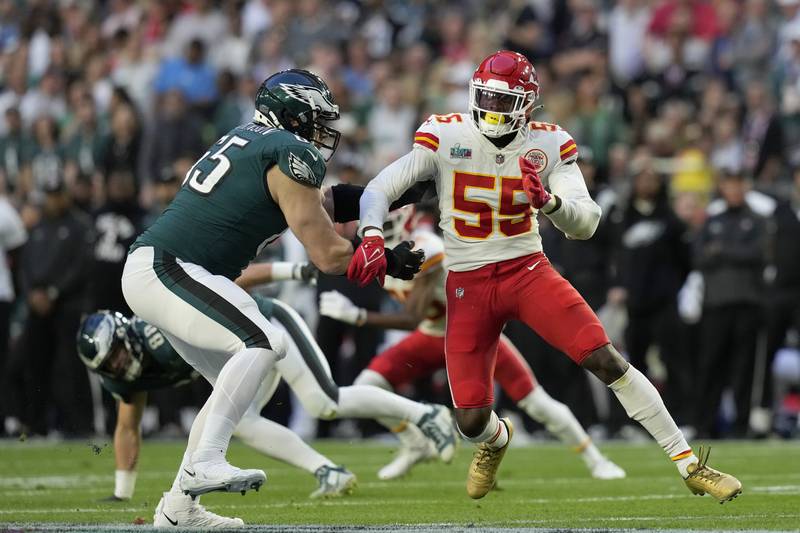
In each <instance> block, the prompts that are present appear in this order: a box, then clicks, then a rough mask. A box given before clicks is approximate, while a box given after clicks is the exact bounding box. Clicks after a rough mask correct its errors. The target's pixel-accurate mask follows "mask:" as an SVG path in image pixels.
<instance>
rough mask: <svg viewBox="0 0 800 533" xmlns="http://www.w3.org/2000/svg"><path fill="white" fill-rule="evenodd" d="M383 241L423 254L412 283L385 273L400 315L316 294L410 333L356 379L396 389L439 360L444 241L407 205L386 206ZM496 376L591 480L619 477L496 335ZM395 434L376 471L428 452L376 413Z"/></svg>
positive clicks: (358, 320)
mask: <svg viewBox="0 0 800 533" xmlns="http://www.w3.org/2000/svg"><path fill="white" fill-rule="evenodd" d="M384 236H385V238H386V242H387V243H389V246H391V244H390V243H392V242H394V241H397V242H401V241H404V240H411V241H413V242H414V243H415V246H416V247H417V248H419V249H422V250H423V251H424V252H425V257H426V260H425V262H424V263H423V264H422V268H421V270H420V273H419V274H418V275H417V276H416V278H415V279H414V280H413V281H404V280H395V279H394V278H388V279H387V280H386V283H385V284H384V289H386V290H387V291H388V292H389V293H390V294H391V295H392V296H393V297H394V298H395V299H396V300H398V301H399V302H402V303H403V304H404V311H402V312H399V313H379V312H371V311H366V310H364V309H360V308H358V307H356V305H355V304H353V302H351V301H350V300H349V299H348V298H347V297H346V296H344V295H343V294H341V293H338V292H336V291H328V292H324V293H322V295H321V296H320V314H322V315H325V316H329V317H331V318H334V319H337V320H341V321H343V322H347V323H349V324H353V325H356V326H374V327H383V328H392V329H407V330H413V332H412V333H411V334H410V335H408V336H407V337H405V338H404V339H403V340H401V341H400V342H399V343H397V344H395V345H393V346H391V347H390V348H388V349H387V350H385V351H384V352H382V353H380V354H379V355H377V356H375V358H373V359H372V361H371V362H370V364H369V366H368V367H367V368H366V369H365V370H364V371H363V372H361V374H360V375H359V376H358V378H357V379H356V381H355V384H357V385H375V386H377V387H381V388H384V389H387V390H389V391H392V392H394V391H396V389H397V388H398V387H401V386H403V385H405V384H408V383H412V382H414V381H416V380H418V379H421V378H423V377H427V376H429V375H431V374H432V373H433V372H435V371H437V370H439V369H441V368H444V366H445V348H444V336H445V306H446V302H447V300H446V296H445V291H444V287H445V277H446V275H447V272H446V271H445V269H444V267H443V264H442V262H443V259H444V243H443V242H442V238H441V237H439V236H438V235H436V233H434V231H433V227H432V221H431V220H429V219H428V218H427V217H425V215H424V214H421V213H419V212H415V210H414V208H413V207H406V208H404V209H398V210H396V211H393V212H392V213H391V214H390V215H389V219H388V220H387V221H386V224H385V225H384ZM495 379H496V380H497V381H498V383H499V384H500V386H501V387H502V389H503V391H504V392H505V394H506V395H507V396H508V397H509V398H510V399H511V400H512V401H513V402H514V403H515V404H517V405H518V406H519V408H520V409H521V410H522V411H524V412H525V413H527V414H528V415H529V416H530V417H531V418H533V419H534V420H537V421H538V422H541V423H542V424H543V425H544V426H545V427H546V428H547V429H548V430H549V431H551V432H552V433H553V434H555V435H556V436H557V437H558V438H559V439H560V440H561V441H562V442H563V443H564V444H566V445H567V446H570V447H571V448H572V449H573V450H575V451H576V452H578V453H580V455H581V458H582V459H583V461H584V463H585V464H586V467H587V468H588V469H589V471H590V472H591V474H592V476H593V477H595V478H597V479H618V478H623V477H625V471H624V470H622V469H621V468H620V467H618V466H617V465H616V464H614V463H613V462H612V461H610V460H608V459H607V458H606V457H605V456H603V454H602V453H600V451H599V450H598V449H597V447H596V446H595V445H594V443H593V442H592V441H591V439H590V438H589V436H588V435H587V434H586V432H585V431H584V430H583V427H581V424H580V423H579V422H578V421H577V420H576V419H575V416H574V415H573V414H572V411H570V409H569V407H567V406H566V405H564V404H563V403H561V402H558V401H556V400H554V399H553V398H551V397H550V395H549V394H547V392H546V391H545V390H544V388H543V387H542V386H541V385H539V384H538V383H537V382H536V378H535V376H534V375H533V371H532V370H531V369H530V367H529V366H528V364H527V363H526V362H525V359H524V358H523V357H522V354H520V353H519V351H517V349H516V348H515V347H514V346H513V344H511V342H510V341H509V340H508V339H507V338H505V337H504V336H501V338H500V342H499V343H498V346H497V366H496V368H495ZM378 421H379V422H381V423H382V424H383V425H384V426H386V427H387V428H388V429H389V430H391V431H392V432H393V433H394V434H395V435H396V436H397V437H398V439H399V440H400V443H401V447H400V450H399V452H398V453H397V454H396V456H395V458H394V459H393V460H392V461H391V462H390V463H389V464H387V465H386V466H384V467H383V468H381V469H380V471H379V472H378V477H379V478H381V479H395V478H398V477H400V476H403V475H405V474H406V473H407V472H408V471H409V470H410V469H411V468H412V467H413V466H414V465H415V464H416V463H418V462H420V461H423V460H426V459H429V458H433V457H435V456H436V455H435V450H434V449H432V447H431V446H430V444H429V442H428V440H427V439H426V438H425V436H424V435H422V433H421V432H420V431H419V429H417V427H416V426H414V425H413V424H408V423H406V422H404V421H402V420H399V419H378Z"/></svg>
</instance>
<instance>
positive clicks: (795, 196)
mask: <svg viewBox="0 0 800 533" xmlns="http://www.w3.org/2000/svg"><path fill="white" fill-rule="evenodd" d="M773 222H774V230H773V232H772V234H771V243H770V246H769V251H770V254H771V258H770V259H771V261H770V262H771V263H772V264H773V265H774V268H775V277H774V279H773V280H772V282H771V283H770V285H769V292H768V297H767V298H766V299H765V301H766V331H767V364H766V368H767V369H770V368H772V360H773V358H774V357H775V354H776V352H777V351H778V350H779V349H780V348H781V347H782V346H783V345H784V341H785V340H786V334H787V333H788V331H789V329H790V328H794V329H795V330H796V331H800V169H795V171H794V187H793V188H792V192H791V196H790V197H789V199H787V200H784V201H782V202H780V203H779V204H778V207H777V208H776V209H775V216H774V219H773ZM773 398H774V397H773V389H772V373H771V372H769V370H768V371H767V372H766V374H765V383H764V390H763V393H762V397H761V405H762V407H765V408H771V409H772V408H774V407H776V406H773V405H772V401H773Z"/></svg>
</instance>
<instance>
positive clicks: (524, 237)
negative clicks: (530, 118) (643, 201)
mask: <svg viewBox="0 0 800 533" xmlns="http://www.w3.org/2000/svg"><path fill="white" fill-rule="evenodd" d="M520 157H525V158H526V159H528V160H529V161H531V162H533V163H534V165H535V166H536V169H537V171H538V173H539V176H540V177H541V179H542V183H543V184H544V186H545V187H548V188H549V190H550V191H551V192H552V193H553V194H555V195H557V196H558V197H559V199H560V200H561V206H560V207H559V208H558V209H557V210H556V211H555V212H553V213H551V214H549V215H547V216H548V217H549V218H550V219H551V220H552V222H553V224H554V225H555V226H556V227H557V228H559V229H560V230H561V231H563V232H564V233H565V234H566V235H567V236H568V237H569V238H574V239H588V238H589V237H591V236H592V234H593V233H594V231H595V229H596V228H597V223H598V222H599V220H600V214H601V213H600V207H599V206H598V205H597V204H596V203H595V202H594V201H593V200H592V199H591V197H590V196H589V192H588V191H587V189H586V184H585V183H584V181H583V176H582V175H581V172H580V169H579V168H578V165H577V164H575V162H576V161H577V158H578V148H577V146H576V144H575V141H574V140H573V139H572V137H570V135H569V134H568V133H567V132H565V131H564V130H562V129H561V128H560V127H558V126H556V125H554V124H548V123H543V122H531V123H529V124H528V125H527V127H526V128H525V130H524V131H522V132H520V133H519V134H518V135H517V136H516V138H515V139H514V140H513V141H512V142H511V143H510V144H508V145H507V146H505V147H504V148H497V147H496V146H495V145H494V144H492V142H491V141H489V139H487V138H486V137H485V136H484V135H482V134H481V133H480V132H479V131H478V129H477V127H476V126H475V125H474V123H473V121H472V118H471V117H470V116H469V115H468V114H464V113H452V114H450V115H432V116H431V117H430V118H429V119H428V120H427V121H425V123H424V124H422V126H420V128H419V129H418V130H417V131H416V133H415V134H414V148H413V150H412V151H411V152H410V153H409V154H406V155H405V156H403V157H402V158H400V159H398V160H397V161H395V162H394V163H392V164H391V165H389V166H388V167H386V168H385V169H384V170H383V171H381V173H380V174H378V176H377V177H376V178H375V179H373V180H372V181H371V182H370V183H369V185H367V188H366V190H365V191H364V194H363V196H362V197H361V229H362V231H363V229H364V228H365V227H376V228H380V227H382V225H383V221H384V219H385V218H386V214H387V212H388V206H389V204H390V203H391V202H393V201H394V200H396V199H397V198H399V197H400V195H401V194H402V193H403V192H404V191H405V190H406V189H408V188H409V187H411V186H412V185H414V184H415V183H416V182H420V181H426V180H434V181H435V183H436V191H437V193H438V196H439V209H440V211H441V221H440V226H441V228H442V232H443V233H444V242H445V248H446V251H447V253H446V260H445V261H446V266H447V268H448V269H450V270H455V271H467V270H474V269H477V268H480V267H482V266H484V265H487V264H490V263H496V262H498V261H505V260H508V259H514V258H517V257H521V256H524V255H529V254H532V253H535V252H539V251H541V250H542V239H541V236H540V235H539V225H538V223H537V221H536V216H537V214H538V211H537V210H535V209H532V208H531V206H530V204H529V203H528V200H527V197H526V196H525V193H524V191H523V190H522V177H521V172H520V168H519V158H520Z"/></svg>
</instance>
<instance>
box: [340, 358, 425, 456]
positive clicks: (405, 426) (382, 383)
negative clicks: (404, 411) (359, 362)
mask: <svg viewBox="0 0 800 533" xmlns="http://www.w3.org/2000/svg"><path fill="white" fill-rule="evenodd" d="M353 384H354V385H372V386H374V387H378V388H381V389H383V390H387V391H389V392H392V393H393V392H394V387H392V385H391V383H389V382H388V381H387V380H386V378H385V377H383V376H382V375H381V374H379V373H378V372H375V371H374V370H370V369H368V368H367V369H364V370H362V371H361V373H360V374H359V375H358V377H357V378H356V380H355V381H354V382H353ZM377 422H378V423H379V424H381V425H382V426H383V427H385V428H386V429H388V430H389V431H391V432H392V433H394V435H395V436H396V437H397V438H398V439H399V440H400V442H401V443H402V444H403V445H404V446H408V447H415V446H419V445H421V444H425V443H426V442H427V439H426V438H425V435H423V434H422V431H420V429H419V428H418V427H417V426H415V425H414V424H410V423H408V422H407V421H406V420H402V419H400V418H392V417H380V418H378V419H377Z"/></svg>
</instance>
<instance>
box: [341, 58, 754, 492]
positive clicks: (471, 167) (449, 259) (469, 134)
mask: <svg viewBox="0 0 800 533" xmlns="http://www.w3.org/2000/svg"><path fill="white" fill-rule="evenodd" d="M469 92H470V100H469V113H452V114H449V115H433V116H431V117H430V118H429V119H428V120H427V121H426V122H425V123H424V124H422V126H420V128H419V129H418V130H417V132H416V134H415V136H414V148H413V149H412V151H411V152H410V153H408V154H406V155H405V156H403V157H401V158H400V159H398V160H397V161H395V162H394V163H392V164H390V165H389V166H388V167H386V168H385V169H383V170H382V171H381V172H380V173H379V174H378V176H377V177H375V179H373V180H372V181H371V182H370V183H369V185H368V186H367V188H366V190H365V191H364V194H363V195H362V197H361V212H360V218H361V225H360V232H361V234H362V235H363V241H362V243H361V245H360V247H359V250H357V251H356V253H355V254H354V255H353V258H352V260H351V262H350V265H349V267H348V271H347V275H348V277H349V278H350V279H351V280H354V281H356V282H358V283H360V284H362V285H364V284H366V283H369V282H371V281H372V280H373V279H376V278H377V279H378V280H379V282H380V283H383V278H384V273H385V270H386V265H385V259H384V258H383V256H382V255H381V252H382V251H383V242H384V240H383V235H382V228H383V222H384V220H385V219H386V215H387V212H388V206H389V203H390V202H392V201H394V200H395V199H397V198H398V197H399V196H400V195H401V194H402V193H403V192H404V191H405V190H407V189H408V188H410V187H411V186H413V185H414V184H415V183H417V182H423V181H433V182H434V183H435V185H436V191H437V194H438V197H439V209H440V212H441V220H440V227H441V229H442V232H443V233H444V240H445V249H446V256H445V257H446V259H445V262H446V267H447V269H448V271H449V272H448V275H447V284H446V290H447V332H446V338H445V344H446V356H447V373H448V377H449V380H450V391H451V394H452V397H453V404H454V406H455V408H456V420H457V422H458V427H459V429H460V431H461V433H462V434H463V435H464V436H465V437H466V438H467V439H469V440H470V441H472V442H475V443H476V444H478V450H477V451H476V453H475V455H474V457H473V461H472V464H471V465H470V469H469V474H468V477H467V493H468V494H469V495H470V496H471V497H473V498H481V497H483V496H484V495H486V494H487V493H488V492H489V490H491V488H492V487H493V486H494V483H495V477H496V473H497V469H498V467H499V465H500V462H501V461H502V458H503V456H504V454H505V452H506V450H507V448H508V442H509V440H510V439H511V437H512V435H513V428H512V427H511V425H510V423H509V422H508V421H507V420H502V421H501V420H500V419H499V418H498V417H497V415H496V414H495V412H494V411H493V410H492V400H493V397H492V392H493V390H492V385H493V377H494V369H495V364H496V358H497V346H498V342H499V340H500V333H501V331H502V329H503V327H504V326H505V324H506V322H507V321H509V320H512V319H518V320H521V321H522V322H524V323H526V324H527V325H528V326H529V327H531V328H532V329H533V330H534V331H536V333H538V334H539V335H540V336H541V337H542V338H543V339H545V340H546V341H547V342H548V343H550V344H551V345H553V346H554V347H556V348H557V349H559V350H560V351H562V352H564V353H566V354H567V355H568V356H569V357H570V358H571V359H572V360H573V361H575V363H577V364H580V365H581V366H583V367H584V368H586V369H587V370H589V371H591V372H592V373H594V374H595V375H596V376H597V377H598V378H599V379H600V380H601V381H603V382H604V383H606V384H607V385H608V386H609V387H610V388H611V390H612V391H613V392H614V394H615V395H616V396H617V398H618V399H619V401H620V403H621V404H622V406H623V407H624V408H625V411H626V412H627V413H628V415H629V416H630V417H631V418H633V419H634V420H637V421H638V422H639V423H641V424H642V426H643V427H644V428H645V429H646V430H647V431H648V432H649V433H650V434H651V435H652V436H653V438H654V439H655V440H656V441H657V442H658V444H659V445H660V446H661V447H662V448H663V449H664V451H665V452H666V453H667V455H668V456H669V457H670V458H671V459H672V460H673V461H674V463H675V465H676V466H677V468H678V471H679V473H680V474H681V476H682V477H683V478H684V480H685V482H686V484H687V486H688V487H689V489H690V490H691V491H692V492H694V493H695V494H705V493H709V494H711V495H712V496H714V497H715V498H716V499H718V500H719V501H727V500H730V499H732V498H734V497H736V496H737V495H738V494H739V493H740V492H741V483H740V482H739V481H738V480H737V479H736V478H735V477H733V476H731V475H729V474H725V473H722V472H718V471H716V470H714V469H712V468H710V467H708V466H707V465H706V460H707V455H704V454H703V453H700V454H699V455H700V458H698V457H697V456H695V454H694V453H693V451H692V449H691V448H690V447H689V444H688V443H687V442H686V439H685V438H684V436H683V434H682V433H681V431H680V430H679V429H678V426H677V425H676V424H675V422H674V420H673V419H672V416H671V415H670V414H669V412H668V411H667V409H666V407H665V406H664V402H663V401H662V399H661V396H660V395H659V394H658V391H657V390H656V389H655V387H653V385H652V384H651V383H650V382H649V381H648V380H647V378H646V377H645V376H644V375H643V374H642V373H641V372H639V371H638V370H637V369H636V368H634V367H633V366H631V365H630V364H628V362H627V361H625V359H624V358H623V357H622V356H621V355H620V354H619V353H618V352H617V351H616V350H615V349H614V347H613V346H612V345H611V344H610V342H609V340H608V337H607V336H606V333H605V331H604V329H603V326H602V325H601V324H600V321H599V320H598V319H597V316H596V315H595V314H594V312H593V311H592V310H591V308H590V307H589V306H588V305H587V304H586V302H585V301H584V299H583V298H582V297H581V296H580V294H578V292H577V291H576V290H575V289H574V288H573V287H572V285H570V284H569V282H567V281H566V280H565V279H564V278H563V277H561V276H560V275H559V274H558V272H556V271H555V270H554V269H553V268H552V266H551V265H550V262H549V261H548V260H547V257H546V256H545V255H544V254H543V253H542V241H541V237H540V235H539V231H538V224H537V221H536V217H537V216H538V214H539V212H541V213H543V214H544V216H546V217H548V218H549V219H550V221H551V222H552V223H553V225H555V227H557V228H558V229H559V230H561V231H562V232H563V233H564V234H565V235H566V236H567V237H568V238H572V239H588V238H590V237H591V236H592V235H593V234H594V231H595V230H596V228H597V224H598V222H599V220H600V214H601V213H600V207H599V206H598V205H597V204H596V203H595V202H594V201H593V200H592V198H591V197H590V196H589V193H588V191H587V190H586V184H585V183H584V181H583V176H582V175H581V172H580V169H579V168H578V165H577V164H575V162H576V160H577V157H578V148H577V145H576V143H575V141H574V140H573V139H572V137H571V136H570V135H569V134H568V133H567V132H565V131H564V130H562V129H561V128H560V127H558V126H556V125H554V124H547V123H541V122H531V121H530V117H531V114H532V112H533V110H534V103H535V102H536V99H537V98H538V96H539V82H538V78H537V76H536V71H535V70H534V68H533V66H532V65H531V64H530V62H529V61H528V60H527V59H526V58H525V57H524V56H522V55H521V54H518V53H515V52H510V51H500V52H497V53H494V54H492V55H490V56H489V57H487V58H486V59H484V60H483V61H482V62H481V64H480V65H479V66H478V68H477V70H476V71H475V73H474V74H473V76H472V79H471V80H470V91H469Z"/></svg>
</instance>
